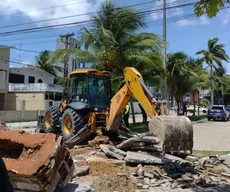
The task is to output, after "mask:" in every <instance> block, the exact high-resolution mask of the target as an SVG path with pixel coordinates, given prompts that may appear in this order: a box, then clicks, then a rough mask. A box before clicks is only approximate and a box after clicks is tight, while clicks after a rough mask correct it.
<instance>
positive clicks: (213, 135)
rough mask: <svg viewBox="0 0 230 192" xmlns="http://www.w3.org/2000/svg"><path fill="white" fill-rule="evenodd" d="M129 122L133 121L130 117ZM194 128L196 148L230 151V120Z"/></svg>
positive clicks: (21, 126)
mask: <svg viewBox="0 0 230 192" xmlns="http://www.w3.org/2000/svg"><path fill="white" fill-rule="evenodd" d="M141 121H142V116H141V115H136V122H141ZM129 122H130V123H132V122H133V121H132V118H131V117H130V119H129ZM36 124H37V123H36V122H35V121H34V122H27V123H7V125H8V126H9V128H10V129H16V128H19V129H24V130H26V131H29V132H34V130H35V126H36ZM193 130H194V136H193V139H194V149H197V150H216V151H230V121H228V122H222V121H206V122H203V123H195V124H194V125H193Z"/></svg>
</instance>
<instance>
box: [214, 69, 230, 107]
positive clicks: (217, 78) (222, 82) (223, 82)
mask: <svg viewBox="0 0 230 192" xmlns="http://www.w3.org/2000/svg"><path fill="white" fill-rule="evenodd" d="M226 73H227V71H226V69H225V68H224V67H218V68H216V69H215V71H214V73H213V80H214V82H213V83H214V84H215V88H216V92H217V95H218V101H219V100H220V97H219V95H220V93H221V98H222V99H221V100H222V104H224V87H225V86H227V85H229V81H228V79H227V78H226Z"/></svg>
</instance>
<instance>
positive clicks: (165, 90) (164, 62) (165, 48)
mask: <svg viewBox="0 0 230 192" xmlns="http://www.w3.org/2000/svg"><path fill="white" fill-rule="evenodd" d="M163 41H164V61H163V64H164V68H165V69H166V59H167V47H166V0H164V2H163ZM163 99H164V100H166V102H167V106H168V109H169V107H170V106H169V96H168V88H167V79H166V77H164V80H163ZM168 112H169V111H168Z"/></svg>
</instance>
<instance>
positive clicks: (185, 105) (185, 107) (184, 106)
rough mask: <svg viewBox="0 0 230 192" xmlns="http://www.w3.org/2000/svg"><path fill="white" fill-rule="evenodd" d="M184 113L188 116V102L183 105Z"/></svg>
mask: <svg viewBox="0 0 230 192" xmlns="http://www.w3.org/2000/svg"><path fill="white" fill-rule="evenodd" d="M183 115H185V116H187V102H185V103H184V105H183Z"/></svg>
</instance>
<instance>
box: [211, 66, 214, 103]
mask: <svg viewBox="0 0 230 192" xmlns="http://www.w3.org/2000/svg"><path fill="white" fill-rule="evenodd" d="M210 76H211V106H213V105H214V90H213V87H212V83H213V70H212V66H211V70H210Z"/></svg>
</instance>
